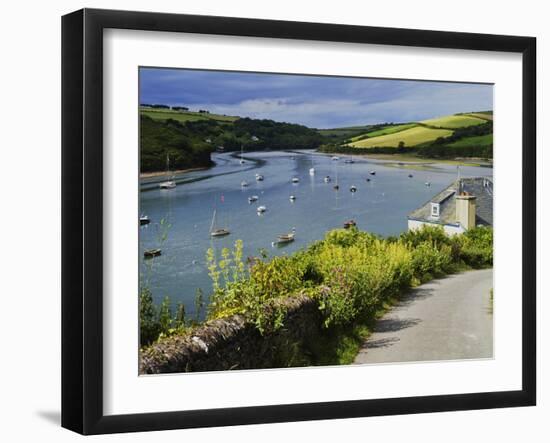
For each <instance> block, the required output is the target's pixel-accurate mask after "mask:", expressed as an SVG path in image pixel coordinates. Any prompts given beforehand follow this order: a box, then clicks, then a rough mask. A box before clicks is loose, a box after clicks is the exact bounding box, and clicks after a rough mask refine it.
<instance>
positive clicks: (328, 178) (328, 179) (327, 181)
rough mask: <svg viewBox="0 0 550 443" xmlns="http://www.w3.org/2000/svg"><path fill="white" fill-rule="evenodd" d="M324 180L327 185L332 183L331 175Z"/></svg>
mask: <svg viewBox="0 0 550 443" xmlns="http://www.w3.org/2000/svg"><path fill="white" fill-rule="evenodd" d="M323 180H324V181H325V183H330V182H331V181H332V179H331V178H330V175H327V176H326V177H325V178H324V179H323Z"/></svg>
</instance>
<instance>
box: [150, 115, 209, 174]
mask: <svg viewBox="0 0 550 443" xmlns="http://www.w3.org/2000/svg"><path fill="white" fill-rule="evenodd" d="M212 124H214V125H215V124H216V123H215V122H209V121H195V122H186V123H181V122H178V121H176V120H165V121H159V120H153V119H151V118H149V117H147V116H145V115H142V116H141V118H140V170H141V172H150V171H163V170H164V169H165V168H166V156H168V157H169V158H170V168H171V169H172V170H174V169H186V168H194V167H197V166H211V165H212V161H211V160H210V153H211V152H212V146H211V145H210V144H208V143H206V142H205V141H204V138H205V135H204V134H205V133H209V130H210V126H211V125H212Z"/></svg>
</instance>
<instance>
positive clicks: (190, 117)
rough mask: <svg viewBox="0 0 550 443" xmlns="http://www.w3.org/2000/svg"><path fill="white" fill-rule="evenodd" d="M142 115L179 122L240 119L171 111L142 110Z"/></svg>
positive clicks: (228, 116)
mask: <svg viewBox="0 0 550 443" xmlns="http://www.w3.org/2000/svg"><path fill="white" fill-rule="evenodd" d="M140 113H141V114H142V115H146V116H148V117H151V118H152V119H154V120H168V119H172V120H177V121H179V122H188V121H197V120H216V121H221V122H232V121H235V120H237V119H238V118H239V117H234V116H230V115H219V114H206V113H200V112H191V111H171V110H169V109H143V108H142V109H140Z"/></svg>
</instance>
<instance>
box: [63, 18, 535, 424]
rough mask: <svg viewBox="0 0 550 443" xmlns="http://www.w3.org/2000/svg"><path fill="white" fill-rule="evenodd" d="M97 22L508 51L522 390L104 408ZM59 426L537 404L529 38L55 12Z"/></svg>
mask: <svg viewBox="0 0 550 443" xmlns="http://www.w3.org/2000/svg"><path fill="white" fill-rule="evenodd" d="M108 28H118V29H131V30H147V31H171V32H179V33H198V34H217V35H226V36H248V37H267V38H279V39H300V40H316V41H327V42H350V43H368V44H377V45H398V46H411V47H424V48H454V49H469V50H481V51H501V52H510V53H519V54H521V55H522V64H523V80H522V81H523V85H522V88H523V98H522V100H523V104H522V107H523V109H522V111H523V120H522V131H523V139H522V158H523V164H522V185H523V207H522V220H523V233H522V238H523V257H522V263H523V266H522V289H523V293H522V313H521V316H522V331H521V332H522V359H523V360H522V389H521V390H517V391H506V392H479V393H472V394H458V395H436V396H421V397H404V398H392V399H373V400H357V401H336V402H325V403H307V404H287V405H266V406H261V407H237V408H229V409H209V410H191V411H177V412H161V413H143V414H132V415H114V416H113V415H110V416H106V415H104V413H103V408H102V404H103V374H102V370H103V369H102V368H103V343H102V325H103V318H102V315H103V299H102V283H103V276H102V266H103V255H102V254H103V246H102V245H103V230H102V222H103V210H102V205H103V201H102V195H103V194H102V192H103V189H102V187H103V185H102V178H103V166H102V165H103V148H102V137H103V122H102V120H103V112H102V106H103V88H102V82H103V78H102V77H103V38H102V37H103V31H104V30H105V29H108ZM62 175H63V176H62V426H63V427H65V428H68V429H71V430H73V431H76V432H79V433H82V434H103V433H115V432H132V431H151V430H162V429H178V428H194V427H212V426H228V425H240V424H256V423H274V422H288V421H302V420H320V419H332V418H348V417H363V416H379V415H392V414H414V413H425V412H438V411H457V410H467V409H486V408H502V407H514V406H530V405H535V403H536V312H535V309H536V275H535V273H536V39H535V38H532V37H517V36H504V35H485V34H471V33H456V32H440V31H423V30H412V29H390V28H378V27H365V26H348V25H336V24H320V23H300V22H287V21H274V20H257V19H244V18H229V17H210V16H197V15H176V14H161V13H150V12H127V11H110V10H97V9H83V10H79V11H76V12H73V13H71V14H68V15H65V16H64V17H63V18H62Z"/></svg>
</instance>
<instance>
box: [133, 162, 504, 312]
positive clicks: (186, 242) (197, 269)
mask: <svg viewBox="0 0 550 443" xmlns="http://www.w3.org/2000/svg"><path fill="white" fill-rule="evenodd" d="M344 158H345V157H344V156H341V157H340V160H339V161H338V162H336V161H333V160H331V157H330V156H325V155H321V154H312V153H309V152H305V153H304V152H302V153H289V152H262V153H253V154H247V159H248V160H247V162H246V164H245V165H240V164H239V161H238V159H235V158H233V157H231V156H230V155H229V154H217V155H215V156H214V160H215V161H216V163H217V165H216V166H215V167H213V168H211V169H209V170H207V171H194V172H189V173H187V174H182V175H180V176H178V177H177V181H178V186H177V187H176V188H175V189H172V190H160V189H158V185H157V183H156V181H158V180H159V179H158V178H157V179H146V180H143V181H142V182H141V189H142V192H141V196H140V204H141V208H140V209H141V213H143V214H147V215H148V216H149V218H150V219H151V223H150V224H149V225H147V226H143V227H141V228H140V253H141V254H140V256H142V255H143V250H144V249H148V248H156V247H160V248H162V255H161V256H160V257H156V258H154V259H151V260H147V261H146V260H141V269H140V271H141V277H142V280H143V281H147V284H148V286H149V287H150V288H151V290H152V292H153V296H154V298H155V301H156V302H160V301H161V300H162V298H163V297H164V296H166V295H168V296H170V298H171V300H172V301H173V302H174V303H176V302H179V301H181V302H183V303H184V304H185V305H186V310H187V312H188V313H189V314H193V312H194V299H195V294H196V290H197V288H201V289H202V290H203V292H204V294H205V295H208V294H209V293H210V291H211V281H210V278H209V277H208V273H207V270H206V266H205V255H206V251H207V249H208V248H210V247H213V248H214V250H215V251H217V252H218V253H219V252H220V250H221V248H223V247H231V246H233V244H234V242H235V240H237V239H241V240H243V242H244V257H247V256H252V255H259V250H260V249H262V248H265V249H267V250H268V251H269V254H270V255H281V254H289V253H292V252H293V251H295V250H297V249H299V248H303V247H305V246H306V245H308V244H309V243H311V242H312V241H315V240H319V239H321V238H323V236H324V234H325V232H326V231H327V230H329V229H332V228H338V227H342V224H343V223H344V221H346V220H348V219H351V218H353V219H355V220H356V222H357V226H358V228H359V229H362V230H367V231H371V232H374V233H376V234H381V235H384V236H385V235H392V234H399V233H400V232H402V231H404V230H406V229H407V214H408V213H409V212H410V211H412V210H413V209H415V208H417V207H418V206H420V205H421V204H423V203H425V202H426V201H428V200H429V199H430V198H431V197H432V196H433V195H435V194H436V193H437V192H438V191H440V190H441V189H443V188H445V187H446V186H448V185H449V183H450V182H451V181H452V180H454V179H455V178H456V175H457V171H456V166H452V165H443V164H438V165H435V167H432V168H430V169H429V170H409V169H405V168H401V167H391V166H384V162H382V161H372V160H369V161H366V160H360V159H355V163H354V164H345V163H344ZM394 164H395V163H394ZM312 166H313V167H314V168H315V170H316V173H315V176H314V177H310V175H309V173H308V171H309V168H311V167H312ZM372 170H374V171H376V175H375V176H371V175H370V174H369V172H370V171H372ZM256 173H260V174H262V175H264V177H265V180H264V181H263V182H257V181H256V180H255V174H256ZM492 173H493V170H492V169H491V168H480V167H465V166H462V167H461V168H460V174H461V176H463V177H466V176H481V175H483V176H491V175H492ZM408 174H413V178H409V177H408ZM326 175H330V176H331V178H332V183H328V184H327V183H324V181H323V178H324V177H325V176H326ZM336 175H338V182H339V185H340V191H338V192H337V191H334V190H333V186H334V183H335V178H336ZM292 177H298V178H299V179H300V182H299V183H298V184H292V183H291V178H292ZM367 177H368V178H370V179H371V181H370V182H367V181H366V178H367ZM243 180H246V181H248V183H249V184H250V186H249V187H246V188H241V182H242V181H243ZM425 182H430V183H431V186H430V187H426V186H425ZM351 185H355V186H356V187H357V192H356V193H351V192H350V191H349V188H350V186H351ZM251 195H257V196H258V197H259V200H258V201H257V202H254V203H252V204H249V203H248V200H247V199H248V197H249V196H251ZM290 195H294V196H296V200H295V202H291V201H290V200H289V196H290ZM222 196H223V197H222ZM222 200H223V201H222ZM259 205H265V206H267V212H265V213H264V214H263V215H258V214H257V212H256V208H257V207H258V206H259ZM215 208H216V209H217V223H216V225H217V226H218V227H227V228H228V229H230V231H231V235H229V236H226V237H221V238H214V239H212V238H211V237H210V236H209V229H210V224H211V221H212V215H213V211H214V209H215ZM162 219H164V220H166V221H167V223H169V224H170V227H169V228H168V229H164V228H162V227H161V225H160V224H159V222H160V220H162ZM292 228H296V237H295V238H296V240H295V241H294V242H293V243H290V244H288V245H286V246H284V247H272V245H271V243H272V242H273V241H274V240H275V239H276V238H277V235H278V234H283V233H287V232H290V230H291V229H292ZM163 234H165V235H166V240H164V241H162V239H161V237H162V236H163Z"/></svg>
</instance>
